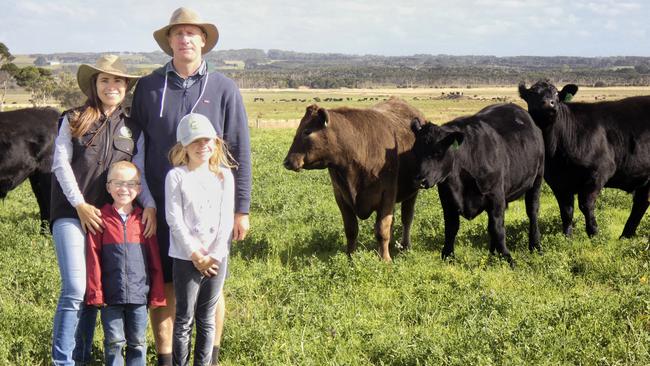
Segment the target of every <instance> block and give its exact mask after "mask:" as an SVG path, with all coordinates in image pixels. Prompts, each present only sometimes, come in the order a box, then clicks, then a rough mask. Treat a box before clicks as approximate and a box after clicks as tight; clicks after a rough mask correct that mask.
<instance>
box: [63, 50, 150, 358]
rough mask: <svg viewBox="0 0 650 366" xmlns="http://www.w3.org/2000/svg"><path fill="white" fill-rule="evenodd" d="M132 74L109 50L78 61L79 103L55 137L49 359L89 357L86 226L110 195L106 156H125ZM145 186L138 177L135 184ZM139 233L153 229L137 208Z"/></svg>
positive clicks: (129, 148) (92, 224)
mask: <svg viewBox="0 0 650 366" xmlns="http://www.w3.org/2000/svg"><path fill="white" fill-rule="evenodd" d="M138 78H139V77H138V76H134V75H129V74H127V73H126V67H125V66H124V64H123V63H122V62H121V61H120V59H119V58H118V57H117V56H114V55H106V56H102V57H100V58H99V59H98V60H97V62H96V65H95V66H91V65H85V64H84V65H81V66H80V67H79V69H78V71H77V82H78V84H79V87H80V88H81V90H82V91H83V93H84V94H85V95H86V96H88V100H87V101H86V103H85V104H84V105H83V106H81V107H78V108H74V109H72V110H69V111H66V112H65V113H64V114H63V116H62V118H61V120H60V126H59V135H58V136H57V138H56V143H55V149H54V162H53V164H52V172H53V173H54V177H53V178H52V208H51V214H50V225H51V228H52V236H53V238H54V244H55V247H56V254H57V259H58V263H59V271H60V273H61V294H60V297H59V302H58V305H57V309H56V313H55V315H54V329H53V336H52V360H53V362H54V364H55V365H73V364H74V362H75V361H77V362H79V363H88V362H89V361H90V356H91V354H90V353H91V349H92V338H93V333H94V329H95V319H96V316H97V309H96V308H94V307H85V306H84V305H83V303H84V301H83V300H84V293H85V291H86V262H85V249H86V241H85V238H86V235H85V233H86V232H90V233H93V234H94V233H96V232H97V231H99V232H101V231H102V228H103V223H102V219H101V213H100V211H99V209H98V208H99V207H102V206H103V205H104V204H106V203H107V202H110V195H109V194H108V192H107V191H106V188H105V182H106V176H107V171H108V168H109V167H110V166H111V164H112V163H114V162H117V161H121V160H129V161H130V160H131V158H132V156H133V154H134V148H135V143H134V141H137V137H138V136H139V130H137V129H134V125H133V124H132V123H131V121H130V120H129V117H128V112H127V110H126V109H125V108H124V107H123V106H122V102H123V101H124V97H125V95H126V92H127V91H128V90H129V89H130V88H131V87H133V85H134V84H135V82H136V81H137V79H138ZM143 189H146V184H145V185H144V186H143ZM143 221H144V222H145V236H147V237H149V236H151V234H152V233H154V232H155V225H156V220H155V212H154V213H152V212H151V210H147V211H146V212H145V217H144V218H143Z"/></svg>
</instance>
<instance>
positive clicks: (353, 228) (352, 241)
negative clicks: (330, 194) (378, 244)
mask: <svg viewBox="0 0 650 366" xmlns="http://www.w3.org/2000/svg"><path fill="white" fill-rule="evenodd" d="M334 198H335V199H336V204H337V205H338V206H339V210H340V211H341V216H343V229H344V230H345V239H346V240H347V245H348V248H347V253H348V255H352V253H354V251H355V250H356V249H357V236H358V235H359V223H358V221H357V215H356V214H355V213H354V211H353V210H352V207H350V206H348V204H347V203H345V201H344V200H343V198H342V197H340V196H339V195H338V194H336V192H335V193H334Z"/></svg>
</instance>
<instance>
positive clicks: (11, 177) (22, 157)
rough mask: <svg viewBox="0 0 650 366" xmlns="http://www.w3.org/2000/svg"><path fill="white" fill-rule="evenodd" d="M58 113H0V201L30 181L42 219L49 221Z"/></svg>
mask: <svg viewBox="0 0 650 366" xmlns="http://www.w3.org/2000/svg"><path fill="white" fill-rule="evenodd" d="M58 118H59V112H58V111H56V110H55V109H52V108H26V109H19V110H15V111H9V112H0V156H1V157H2V158H1V159H0V198H2V199H4V198H5V197H7V193H8V192H9V191H11V190H12V189H14V188H16V187H17V186H18V185H20V184H21V183H22V182H23V181H24V180H25V179H27V178H29V182H30V183H31V185H32V191H33V192H34V195H35V196H36V201H37V202H38V207H39V209H40V216H41V230H47V226H46V222H47V221H48V220H49V218H50V187H51V177H52V175H51V173H50V170H51V167H52V155H53V147H54V139H55V138H56V134H57V120H58Z"/></svg>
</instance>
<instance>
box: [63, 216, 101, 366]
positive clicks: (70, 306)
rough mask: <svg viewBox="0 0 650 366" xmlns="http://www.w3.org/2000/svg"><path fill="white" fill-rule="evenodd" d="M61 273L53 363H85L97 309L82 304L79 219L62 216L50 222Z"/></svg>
mask: <svg viewBox="0 0 650 366" xmlns="http://www.w3.org/2000/svg"><path fill="white" fill-rule="evenodd" d="M52 237H53V238H54V246H55V248H56V257H57V260H58V263H59V273H60V274H61V294H60V295H59V302H58V305H57V307H56V312H55V314H54V325H53V330H52V361H53V363H54V365H74V364H75V361H77V362H80V363H89V362H90V357H91V352H92V345H93V335H94V332H95V321H96V319H97V309H96V308H95V307H92V306H88V307H87V306H85V305H84V301H83V300H84V295H85V293H86V236H85V234H84V233H83V231H82V230H81V225H80V224H79V220H77V219H70V218H63V219H58V220H56V221H55V222H54V224H53V225H52Z"/></svg>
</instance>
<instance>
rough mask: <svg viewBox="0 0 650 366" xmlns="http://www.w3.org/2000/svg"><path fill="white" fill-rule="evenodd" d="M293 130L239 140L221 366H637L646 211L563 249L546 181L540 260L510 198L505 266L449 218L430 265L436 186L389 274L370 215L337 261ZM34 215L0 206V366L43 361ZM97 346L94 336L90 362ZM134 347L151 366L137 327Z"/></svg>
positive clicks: (616, 198) (41, 282) (644, 328)
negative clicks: (248, 172) (245, 225)
mask: <svg viewBox="0 0 650 366" xmlns="http://www.w3.org/2000/svg"><path fill="white" fill-rule="evenodd" d="M247 94H248V92H247ZM248 95H252V94H248ZM249 106H250V105H249ZM301 108H302V107H301ZM249 112H250V110H249ZM428 115H429V114H428ZM292 135H293V130H292V129H252V136H251V138H252V147H253V167H254V168H253V176H254V182H253V184H254V186H253V187H254V189H253V202H252V207H251V224H252V230H251V232H250V234H249V236H248V237H247V239H246V240H245V241H243V242H239V243H235V244H234V245H233V247H232V254H231V262H230V276H229V278H228V280H227V283H226V287H225V296H226V301H227V318H226V327H225V333H224V338H223V342H222V353H221V364H222V365H225V366H234V365H238V366H239V365H648V364H650V284H649V283H648V279H649V278H650V268H649V267H648V266H649V265H648V261H649V259H650V258H649V257H650V251H649V250H648V236H649V235H650V214H646V215H645V217H644V220H643V221H642V223H641V226H640V227H639V230H638V234H639V236H638V237H637V238H634V239H626V240H618V236H619V235H620V233H621V231H622V229H623V224H624V221H625V219H626V218H627V214H628V211H629V209H630V203H631V197H630V196H629V195H628V194H626V193H624V192H622V191H617V190H611V189H606V190H604V192H603V194H602V196H601V197H600V199H599V200H598V204H597V209H596V216H597V219H598V222H599V224H600V233H599V234H598V235H597V236H596V237H595V238H593V239H589V238H588V237H587V236H586V234H585V230H584V219H583V217H582V215H581V214H580V213H579V210H577V209H576V217H575V221H576V230H575V233H574V236H573V238H571V239H567V238H565V237H564V236H563V235H562V234H561V233H560V230H561V228H560V217H559V211H558V208H557V204H556V202H555V199H554V198H553V197H552V194H551V192H550V190H549V189H548V187H547V186H544V190H543V194H542V202H541V214H540V226H541V227H540V229H541V233H542V246H543V248H544V253H543V255H539V254H531V253H529V252H528V250H527V227H528V219H527V217H526V214H525V208H524V204H523V202H522V201H517V202H513V203H511V204H510V206H509V209H508V210H507V211H506V232H507V239H506V240H507V243H508V247H509V248H510V249H511V251H512V253H513V257H514V259H515V260H516V263H517V264H516V266H515V268H514V269H511V268H510V267H509V266H508V265H507V263H505V262H504V261H502V260H500V259H498V258H494V257H491V256H490V255H489V254H488V249H487V246H488V244H487V242H488V236H487V231H486V225H487V217H486V215H485V214H482V215H480V216H479V217H477V218H476V219H475V220H473V221H466V220H463V219H461V228H460V232H459V234H458V238H457V243H456V257H455V259H454V260H453V261H450V262H443V261H442V260H441V259H440V250H441V247H442V242H443V236H444V224H443V221H442V210H441V207H440V202H439V199H438V195H437V192H436V191H435V188H434V189H431V190H427V191H422V192H421V194H420V196H419V199H418V203H417V205H416V215H415V222H414V225H413V230H412V232H413V233H412V235H413V237H412V242H413V247H412V249H411V250H410V251H408V252H404V251H400V250H398V249H395V245H394V244H392V247H393V249H392V256H393V258H394V261H393V263H390V264H387V263H383V262H381V261H380V260H379V259H378V256H377V254H376V245H375V239H374V235H373V234H372V227H373V222H372V219H371V220H366V221H363V222H362V223H361V227H360V232H359V234H360V236H359V242H360V243H359V250H358V251H357V252H356V253H355V254H354V255H353V256H352V257H351V258H348V257H347V256H346V255H345V254H344V241H345V239H344V235H343V228H342V220H341V218H340V214H339V211H338V208H337V207H336V204H335V202H334V197H333V194H332V188H331V186H330V183H329V177H328V175H327V173H326V172H325V171H308V172H301V173H295V172H289V171H287V170H285V169H283V168H282V165H281V163H282V160H283V158H284V155H285V154H286V152H287V150H288V148H289V145H290V143H291V139H292ZM399 217H400V215H399V212H396V217H395V219H396V220H395V225H394V226H395V227H394V233H395V237H396V238H399V237H400V235H401V230H402V228H401V224H400V219H399ZM37 220H38V213H37V205H36V202H35V200H34V198H33V197H32V195H31V191H30V190H29V186H28V184H23V185H22V186H20V187H19V188H18V189H16V190H14V191H12V192H10V193H9V196H8V197H7V198H6V199H5V200H4V202H3V203H1V204H0V243H2V245H0V278H1V279H2V280H1V281H0V365H46V364H48V360H49V349H50V333H51V329H52V318H53V314H54V309H55V307H56V301H57V296H58V291H59V275H58V269H57V265H56V257H55V254H54V250H53V244H52V240H51V237H50V236H49V235H45V236H42V235H39V233H38V222H37ZM102 340H103V338H102V332H101V327H100V326H99V325H98V327H97V336H96V338H95V351H94V353H93V355H94V357H95V360H96V361H95V364H97V365H99V364H101V357H102V356H101V355H102V348H103V346H102ZM148 343H149V358H150V362H149V364H153V363H152V362H153V357H154V351H153V341H152V336H151V333H150V332H149V335H148Z"/></svg>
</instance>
